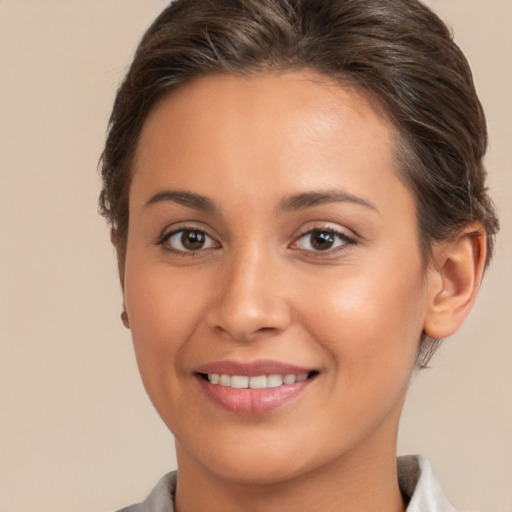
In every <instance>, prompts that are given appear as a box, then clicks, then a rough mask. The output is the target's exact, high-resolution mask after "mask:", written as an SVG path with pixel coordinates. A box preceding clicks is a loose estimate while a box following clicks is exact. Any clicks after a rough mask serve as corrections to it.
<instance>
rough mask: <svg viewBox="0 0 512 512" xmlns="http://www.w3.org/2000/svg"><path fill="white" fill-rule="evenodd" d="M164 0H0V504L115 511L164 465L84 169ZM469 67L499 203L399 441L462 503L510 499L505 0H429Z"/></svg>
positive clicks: (509, 139) (511, 239)
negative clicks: (425, 460) (490, 258)
mask: <svg viewBox="0 0 512 512" xmlns="http://www.w3.org/2000/svg"><path fill="white" fill-rule="evenodd" d="M164 4H165V2H163V1H158V0H87V1H85V0H83V1H70V0H61V1H56V0H0V340H1V346H0V511H1V512H61V511H62V512H66V511H74V512H85V511H98V512H101V511H112V510H116V509H117V508H119V507H120V506H122V505H126V504H128V503H131V502H134V501H136V500H138V499H140V498H142V497H143V496H144V495H145V494H146V492H147V491H148V490H149V489H150V488H151V487H152V485H153V484H154V483H155V482H156V480H157V479H158V478H159V477H160V476H161V475H162V474H163V473H164V472H165V471H167V470H169V469H171V468H173V467H174V464H175V462H174V452H173V448H172V439H171V436H170V434H168V433H167V432H166V429H165V427H164V426H163V424H162V423H161V421H160V420H159V418H158V417H157V415H156V413H155V412H154V411H153V409H152V407H151V405H150V403H149V401H148V400H147V398H146V396H145V394H144V391H143V389H142V386H141V384H140V382H139V378H138V375H137V370H136V366H135V362H134V357H133V354H132V349H131V344H130V338H129V333H128V332H127V331H125V330H124V328H123V327H122V326H121V323H120V321H119V312H120V303H121V300H120V294H119V290H118V285H117V281H116V270H115V263H114V256H113V251H112V249H111V247H110V245H109V240H108V233H107V229H106V227H105V226H104V223H103V220H102V219H101V218H100V217H98V216H97V214H96V199H97V194H98V189H99V184H98V176H97V172H96V164H97V159H98V157H99V154H100V151H101V148H102V143H103V139H104V132H105V127H106V122H107V118H108V115H109V110H110V106H111V103H112V99H113V95H114V91H115V89H116V85H117V83H118V81H119V78H120V76H121V75H122V73H123V71H124V70H125V69H126V66H127V65H128V63H129V59H130V55H131V53H132V52H133V50H134V47H135V45H136V42H137V41H138V38H139V36H140V35H141V33H142V31H143V29H144V28H145V27H146V26H147V24H148V23H149V22H150V20H151V19H152V18H153V17H154V16H155V15H156V14H157V13H158V12H159V11H160V10H161V8H162V7H163V5H164ZM431 5H432V6H433V7H434V8H435V10H437V11H438V12H439V13H440V14H441V15H442V16H443V17H444V18H445V19H446V20H447V21H448V22H449V23H450V24H451V25H452V26H453V27H454V30H455V35H456V40H457V41H458V42H459V44H460V45H461V46H462V48H463V49H464V50H465V51H466V53H467V55H468V57H469V60H470V62H471V63H472V66H473V69H474V73H475V79H476V84H477V88H478V90H479V93H480V95H481V99H482V101H483V103H484V106H485V107H486V111H487V114H488V119H489V128H490V135H491V148H490V153H489V157H488V159H487V164H488V168H489V170H490V186H491V189H492V192H493V195H494V197H495V199H496V202H497V204H498V206H499V208H500V210H501V217H502V224H503V229H502V234H501V237H500V240H499V243H498V247H497V254H496V259H495V264H494V266H493V268H492V269H491V271H490V273H489V274H488V275H487V277H486V280H485V282H484V285H483V288H482V293H481V297H480V299H479V302H478V305H477V308H476V310H475V311H474V312H473V314H472V316H471V317H470V319H469V321H468V322H467V324H466V325H465V327H464V328H463V329H462V330H461V332H460V333H458V334H457V335H456V336H454V337H453V338H452V339H450V340H449V341H447V342H446V343H445V346H444V347H443V349H442V350H441V352H439V354H438V355H437V357H436V359H435V360H434V362H433V369H432V370H430V371H429V372H427V373H422V374H420V375H419V376H418V377H417V378H415V379H414V383H413V385H412V389H411V395H410V397H409V401H408V403H407V406H406V410H405V413H404V418H403V425H402V429H401V438H400V452H401V453H411V452H421V453H423V454H425V455H427V456H428V457H429V458H430V459H431V461H432V462H433V464H434V467H435V469H436V472H437V474H438V476H439V477H440V479H441V481H442V483H443V486H444V487H445V490H446V492H447V494H448V495H449V497H450V498H451V499H452V501H453V502H454V503H455V504H456V505H457V506H458V507H461V508H463V507H465V508H472V509H477V510H482V511H489V512H505V511H511V510H512V440H511V433H512V371H511V369H510V366H511V364H510V362H511V361H512V335H511V334H510V328H509V324H510V318H511V315H512V299H511V292H512V265H511V263H512V261H511V260H512V212H511V206H510V204H511V198H512V172H511V169H512V165H511V164H512V158H511V154H512V151H511V143H512V128H511V126H512V122H511V119H512V102H511V91H512V50H511V48H512V31H511V30H510V26H511V23H512V2H511V1H510V0H431Z"/></svg>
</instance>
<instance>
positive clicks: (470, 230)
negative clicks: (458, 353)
mask: <svg viewBox="0 0 512 512" xmlns="http://www.w3.org/2000/svg"><path fill="white" fill-rule="evenodd" d="M485 258H486V236H485V231H484V229H483V227H482V226H481V225H480V224H475V223H473V224H470V225H468V226H467V227H466V228H465V229H464V230H463V231H462V232H460V233H459V234H458V235H457V236H456V237H454V238H453V239H452V240H449V241H448V242H443V243H441V244H439V245H438V246H437V247H435V248H434V263H433V265H432V268H431V270H430V271H429V297H428V310H427V314H426V317H425V325H424V331H425V333H426V334H427V335H428V336H430V337H431V338H434V339H442V338H446V337H447V336H450V335H451V334H453V333H454V332H456V331H457V329H458V328H459V327H460V326H461V324H462V323H463V322H464V319H465V318H466V317H467V315H468V314H469V312H470V311H471V309H472V307H473V304H474V302H475V299H476V295H477V293H478V289H479V286H480V281H481V279H482V274H483V270H484V266H485Z"/></svg>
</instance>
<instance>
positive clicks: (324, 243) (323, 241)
mask: <svg viewBox="0 0 512 512" xmlns="http://www.w3.org/2000/svg"><path fill="white" fill-rule="evenodd" d="M333 244H334V235H333V234H332V233H329V232H328V231H320V232H318V233H315V234H314V235H313V236H312V239H311V245H312V246H313V247H314V248H315V249H318V250H319V251H325V250H327V249H330V248H331V247H332V245H333Z"/></svg>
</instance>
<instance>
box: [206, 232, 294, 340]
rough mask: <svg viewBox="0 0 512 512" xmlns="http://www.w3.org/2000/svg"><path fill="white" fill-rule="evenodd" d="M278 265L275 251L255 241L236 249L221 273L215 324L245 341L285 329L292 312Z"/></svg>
mask: <svg viewBox="0 0 512 512" xmlns="http://www.w3.org/2000/svg"><path fill="white" fill-rule="evenodd" d="M277 266H278V265H277V262H276V259H275V256H274V255H273V254H272V252H271V251H269V250H268V248H266V247H264V246H263V247H262V246H261V244H258V243H256V242H254V241H251V242H248V243H246V244H244V245H243V246H242V247H239V248H238V249H237V250H236V251H233V252H232V253H231V254H230V255H229V256H228V257H227V258H226V260H225V261H224V262H223V269H222V271H221V272H220V275H219V280H218V290H217V293H215V297H216V299H215V301H214V304H212V310H211V314H210V323H211V325H212V327H214V328H215V329H218V330H222V331H224V332H226V333H228V334H229V335H230V336H231V337H232V338H234V339H237V340H242V341H243V340H248V339H250V338H251V337H252V336H254V335H256V334H257V333H261V332H268V331H274V332H278V331H281V330H283V329H284V328H285V327H286V325H287V324H288V322H289V319H290V315H289V311H288V305H287V301H286V297H285V294H284V289H283V287H282V286H281V283H282V280H281V279H279V278H278V273H279V272H278V268H277Z"/></svg>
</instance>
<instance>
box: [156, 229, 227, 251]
mask: <svg viewBox="0 0 512 512" xmlns="http://www.w3.org/2000/svg"><path fill="white" fill-rule="evenodd" d="M160 243H161V245H163V246H164V247H165V248H166V249H169V250H171V251H174V252H181V253H187V252H189V253H193V252H196V251H201V250H205V249H211V248H213V247H218V244H217V242H216V241H215V240H213V238H211V237H210V236H208V235H207V234H206V233H205V232H204V231H202V230H200V229H187V228H183V229H179V230H176V231H172V232H171V233H168V234H166V235H165V236H164V237H163V238H162V239H161V241H160Z"/></svg>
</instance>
